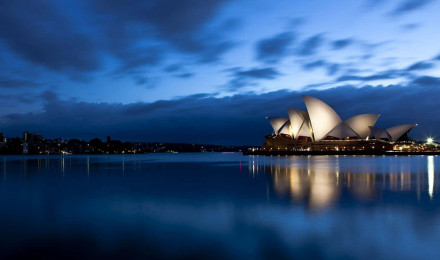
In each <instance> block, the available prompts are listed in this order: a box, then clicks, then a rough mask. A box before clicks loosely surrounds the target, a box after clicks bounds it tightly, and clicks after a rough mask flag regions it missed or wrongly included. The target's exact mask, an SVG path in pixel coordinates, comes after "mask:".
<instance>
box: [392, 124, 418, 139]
mask: <svg viewBox="0 0 440 260" xmlns="http://www.w3.org/2000/svg"><path fill="white" fill-rule="evenodd" d="M416 126H417V124H406V125H397V126H393V127H390V128H387V129H386V131H387V132H388V134H389V135H390V136H391V139H390V140H391V141H397V139H399V138H400V137H401V136H402V135H404V134H405V133H407V132H409V131H411V129H413V128H414V127H416Z"/></svg>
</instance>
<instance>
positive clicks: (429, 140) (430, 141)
mask: <svg viewBox="0 0 440 260" xmlns="http://www.w3.org/2000/svg"><path fill="white" fill-rule="evenodd" d="M432 143H434V139H433V138H432V137H428V138H427V139H426V144H432Z"/></svg>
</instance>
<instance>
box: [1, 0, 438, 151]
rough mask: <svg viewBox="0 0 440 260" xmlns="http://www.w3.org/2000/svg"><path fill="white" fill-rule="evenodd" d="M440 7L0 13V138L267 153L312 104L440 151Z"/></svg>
mask: <svg viewBox="0 0 440 260" xmlns="http://www.w3.org/2000/svg"><path fill="white" fill-rule="evenodd" d="M439 10H440V1H436V0H362V1H350V0H339V1H328V0H327V1H324V0H311V1H292V0H279V1H267V0H252V1H251V0H237V1H228V0H148V1H141V0H132V1H123V0H89V1H73V0H65V1H54V0H53V1H51V0H14V1H10V0H0V89H1V93H0V100H1V104H2V109H1V110H0V131H2V132H3V133H4V135H5V136H10V137H13V136H19V135H21V132H23V131H25V130H27V131H30V132H38V133H40V134H42V135H44V136H45V137H49V138H54V137H62V138H81V139H82V138H84V139H91V138H94V137H99V138H102V139H104V138H105V136H107V135H110V136H112V138H113V139H122V140H125V141H162V142H185V143H209V144H226V145H245V144H246V145H248V144H250V145H261V144H262V143H263V141H264V135H266V134H270V133H271V127H270V125H269V123H268V122H267V121H266V119H265V116H287V111H286V109H287V108H288V107H292V108H300V109H305V106H304V104H303V102H302V99H301V94H306V95H312V96H316V97H318V98H320V99H322V100H323V101H325V102H326V103H328V104H329V105H331V106H333V107H334V108H335V110H336V111H337V112H338V113H339V114H340V115H341V118H342V119H347V118H349V117H351V116H354V115H356V114H360V113H379V114H381V116H380V118H379V120H378V123H377V126H380V127H391V126H394V125H396V124H407V123H418V124H419V126H418V127H416V128H415V129H414V130H413V131H412V132H411V134H410V136H412V137H414V138H418V139H424V138H426V137H428V136H434V137H435V138H437V139H440V117H439V112H440V102H439V101H440V71H439V68H440V44H439V43H440V33H439V29H438V28H439V25H440V16H439V15H438V11H439Z"/></svg>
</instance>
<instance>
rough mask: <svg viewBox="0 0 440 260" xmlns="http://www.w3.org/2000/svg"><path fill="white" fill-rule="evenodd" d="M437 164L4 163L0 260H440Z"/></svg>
mask: <svg viewBox="0 0 440 260" xmlns="http://www.w3.org/2000/svg"><path fill="white" fill-rule="evenodd" d="M439 183H440V157H436V156H408V157H406V156H405V157H397V156H390V157H387V156H313V157H310V156H298V157H261V156H242V155H241V154H237V153H235V154H221V153H204V154H151V155H125V156H123V155H115V156H113V155H112V156H65V157H57V156H50V157H41V156H40V157H32V156H4V157H0V259H8V258H17V259H19V258H27V259H35V258H38V257H40V258H41V257H44V258H45V259H78V258H82V259H84V258H94V259H97V258H106V259H153V258H168V259H185V258H186V259H194V258H198V259H231V258H234V259H378V258H381V259H440V246H439V245H440V193H439V189H440V184H439Z"/></svg>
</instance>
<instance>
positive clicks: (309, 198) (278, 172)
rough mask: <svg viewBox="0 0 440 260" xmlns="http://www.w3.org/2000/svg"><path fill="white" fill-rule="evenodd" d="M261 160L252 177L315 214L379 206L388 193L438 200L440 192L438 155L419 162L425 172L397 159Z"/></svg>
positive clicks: (251, 170) (255, 165)
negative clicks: (350, 204) (353, 204)
mask: <svg viewBox="0 0 440 260" xmlns="http://www.w3.org/2000/svg"><path fill="white" fill-rule="evenodd" d="M260 158H261V157H260ZM258 159H259V158H258V157H253V158H252V159H251V162H250V163H249V165H250V169H249V170H250V172H251V174H252V175H253V176H257V175H260V174H265V175H266V176H268V177H269V179H270V182H271V186H272V187H271V188H272V190H273V191H274V194H275V195H276V196H277V197H278V198H288V199H289V200H290V201H291V202H292V203H294V204H304V205H307V207H308V208H309V209H311V210H322V209H326V208H330V207H332V206H335V205H337V204H338V203H339V204H340V205H343V204H344V201H353V200H354V201H357V202H365V203H368V202H377V201H380V200H382V199H384V196H387V195H389V194H405V195H406V194H410V195H411V196H414V198H416V199H417V200H421V199H427V200H433V199H435V198H436V197H435V192H436V191H437V190H438V189H439V185H438V184H437V183H436V179H437V177H438V174H437V173H436V171H435V170H436V169H435V165H434V156H424V157H420V158H418V159H420V160H424V161H425V167H422V166H420V165H423V164H417V165H412V164H409V163H401V162H405V161H400V160H401V159H400V158H397V159H396V158H395V157H394V156H393V157H386V156H383V157H369V158H368V157H366V158H357V160H353V157H349V156H348V157H344V156H319V157H313V156H308V157H307V156H303V157H299V158H298V157H285V158H283V157H269V159H263V160H264V162H261V161H260V162H257V161H255V160H258ZM359 159H360V160H359ZM362 159H364V160H362ZM380 159H381V160H382V161H380ZM402 159H404V158H402ZM260 160H261V159H260ZM395 160H398V161H395ZM378 161H380V162H379V163H378Z"/></svg>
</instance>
